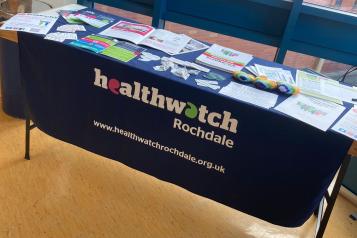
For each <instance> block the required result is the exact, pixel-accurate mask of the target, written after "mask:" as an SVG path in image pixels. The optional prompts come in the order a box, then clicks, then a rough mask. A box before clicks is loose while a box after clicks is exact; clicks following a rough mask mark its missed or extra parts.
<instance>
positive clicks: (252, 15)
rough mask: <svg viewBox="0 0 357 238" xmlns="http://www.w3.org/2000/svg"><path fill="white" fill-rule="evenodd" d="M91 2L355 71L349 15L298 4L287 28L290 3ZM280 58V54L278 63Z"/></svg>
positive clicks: (355, 37) (356, 53)
mask: <svg viewBox="0 0 357 238" xmlns="http://www.w3.org/2000/svg"><path fill="white" fill-rule="evenodd" d="M83 1H84V0H79V2H83ZM86 1H88V0H86ZM94 2H97V3H102V4H105V5H108V6H113V7H117V8H121V9H124V10H128V11H133V12H136V13H141V14H145V15H149V16H154V17H153V25H155V26H159V27H163V26H164V22H165V20H169V21H172V22H176V23H181V24H184V25H188V26H193V27H197V28H201V29H205V30H209V31H213V32H217V33H221V34H225V35H230V36H234V37H238V38H242V39H246V40H250V41H254V42H258V43H262V44H267V45H271V46H275V47H280V46H282V45H281V44H282V43H283V48H284V51H285V50H292V51H296V52H300V53H304V54H309V55H313V56H316V57H321V58H325V59H331V60H335V61H338V62H341V63H347V64H353V65H357V15H355V14H352V13H345V12H341V11H338V10H333V9H329V8H326V7H321V6H316V5H312V4H308V3H303V4H302V7H301V8H299V11H298V12H299V13H300V14H299V15H298V16H297V17H296V18H295V19H294V24H291V27H290V25H289V24H287V23H288V22H289V21H288V19H289V15H290V11H291V9H292V5H293V1H287V0H270V1H264V0H179V1H178V0H94ZM158 5H160V6H158ZM300 10H301V11H300ZM284 33H285V35H284ZM283 57H284V54H283V55H282V57H280V58H282V59H283ZM280 60H281V59H280Z"/></svg>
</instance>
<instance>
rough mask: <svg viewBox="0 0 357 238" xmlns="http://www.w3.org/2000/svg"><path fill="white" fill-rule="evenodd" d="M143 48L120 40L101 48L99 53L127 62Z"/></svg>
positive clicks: (143, 49)
mask: <svg viewBox="0 0 357 238" xmlns="http://www.w3.org/2000/svg"><path fill="white" fill-rule="evenodd" d="M145 50H146V49H145V48H143V47H140V46H137V45H134V44H132V43H129V42H125V41H120V42H118V43H117V44H116V45H113V46H110V47H108V48H106V49H105V50H103V51H102V53H101V54H102V55H106V56H109V57H111V58H114V59H117V60H120V61H123V62H129V61H130V60H132V59H134V58H135V57H137V56H138V55H140V54H141V52H143V51H145Z"/></svg>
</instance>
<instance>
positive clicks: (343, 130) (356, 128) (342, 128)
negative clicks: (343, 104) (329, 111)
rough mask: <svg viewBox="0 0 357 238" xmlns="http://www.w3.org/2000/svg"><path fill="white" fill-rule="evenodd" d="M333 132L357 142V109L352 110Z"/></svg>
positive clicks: (337, 124)
mask: <svg viewBox="0 0 357 238" xmlns="http://www.w3.org/2000/svg"><path fill="white" fill-rule="evenodd" d="M332 130H334V131H336V132H338V133H340V134H342V135H345V136H347V137H349V138H351V139H353V140H357V108H356V107H354V108H351V109H350V110H349V111H348V112H347V113H346V114H345V115H344V116H343V117H342V118H341V120H339V121H338V122H337V123H336V124H335V125H334V126H333V127H332Z"/></svg>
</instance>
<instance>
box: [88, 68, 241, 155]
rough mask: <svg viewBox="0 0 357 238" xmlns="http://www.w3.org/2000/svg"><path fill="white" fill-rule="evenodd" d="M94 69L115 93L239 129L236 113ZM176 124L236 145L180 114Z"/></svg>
mask: <svg viewBox="0 0 357 238" xmlns="http://www.w3.org/2000/svg"><path fill="white" fill-rule="evenodd" d="M94 73H95V78H94V85H95V86H98V87H100V88H103V89H108V90H109V91H110V92H112V93H113V94H115V95H121V96H126V97H129V98H132V99H135V100H137V101H140V102H142V103H145V104H147V105H150V106H153V107H158V108H161V109H163V110H166V111H169V112H173V113H176V114H178V115H185V116H186V117H187V118H189V119H196V120H198V121H199V122H201V123H203V124H208V125H210V126H212V127H215V128H220V129H223V130H226V131H229V132H231V133H234V134H236V133H237V126H238V120H237V119H235V118H233V117H232V113H231V112H228V111H223V112H222V113H218V112H210V111H209V110H208V108H207V106H205V105H200V106H199V107H197V106H196V105H195V104H194V103H192V102H188V101H187V102H183V101H180V100H177V99H174V98H172V97H168V96H165V95H162V94H160V93H159V90H158V89H157V88H154V87H150V88H149V87H146V86H144V85H141V83H139V82H136V81H134V82H133V84H130V83H126V82H123V81H119V80H118V79H115V78H112V77H110V79H108V76H106V75H104V74H103V73H102V71H101V70H100V69H97V68H94ZM173 127H174V128H176V129H179V130H182V131H184V132H187V133H190V134H192V135H194V136H197V137H201V138H202V139H206V140H210V141H213V142H215V143H219V144H222V145H225V146H227V147H229V148H232V147H233V144H234V142H233V141H232V140H230V139H228V138H227V136H226V135H223V136H222V135H217V134H216V133H215V132H214V131H209V132H207V131H203V130H202V129H201V128H200V127H197V128H196V127H190V126H189V125H187V124H184V123H182V121H181V120H180V119H177V118H175V120H174V125H173Z"/></svg>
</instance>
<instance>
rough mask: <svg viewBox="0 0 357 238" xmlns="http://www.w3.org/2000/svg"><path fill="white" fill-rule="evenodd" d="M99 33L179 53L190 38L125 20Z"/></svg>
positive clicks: (171, 52)
mask: <svg viewBox="0 0 357 238" xmlns="http://www.w3.org/2000/svg"><path fill="white" fill-rule="evenodd" d="M100 34H101V35H105V36H110V37H114V38H118V39H123V40H127V41H130V42H132V43H134V44H137V45H145V46H149V47H152V48H154V49H158V50H161V51H164V52H166V53H168V54H177V53H179V52H180V51H181V50H182V49H183V48H184V47H185V46H186V45H187V43H188V42H189V41H190V40H191V38H190V37H188V36H186V35H180V34H176V33H173V32H170V31H167V30H162V29H155V28H154V27H152V26H149V25H144V24H139V23H132V22H127V21H119V22H118V23H116V24H114V25H113V26H111V27H109V28H107V29H105V30H104V31H102V32H101V33H100Z"/></svg>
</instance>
